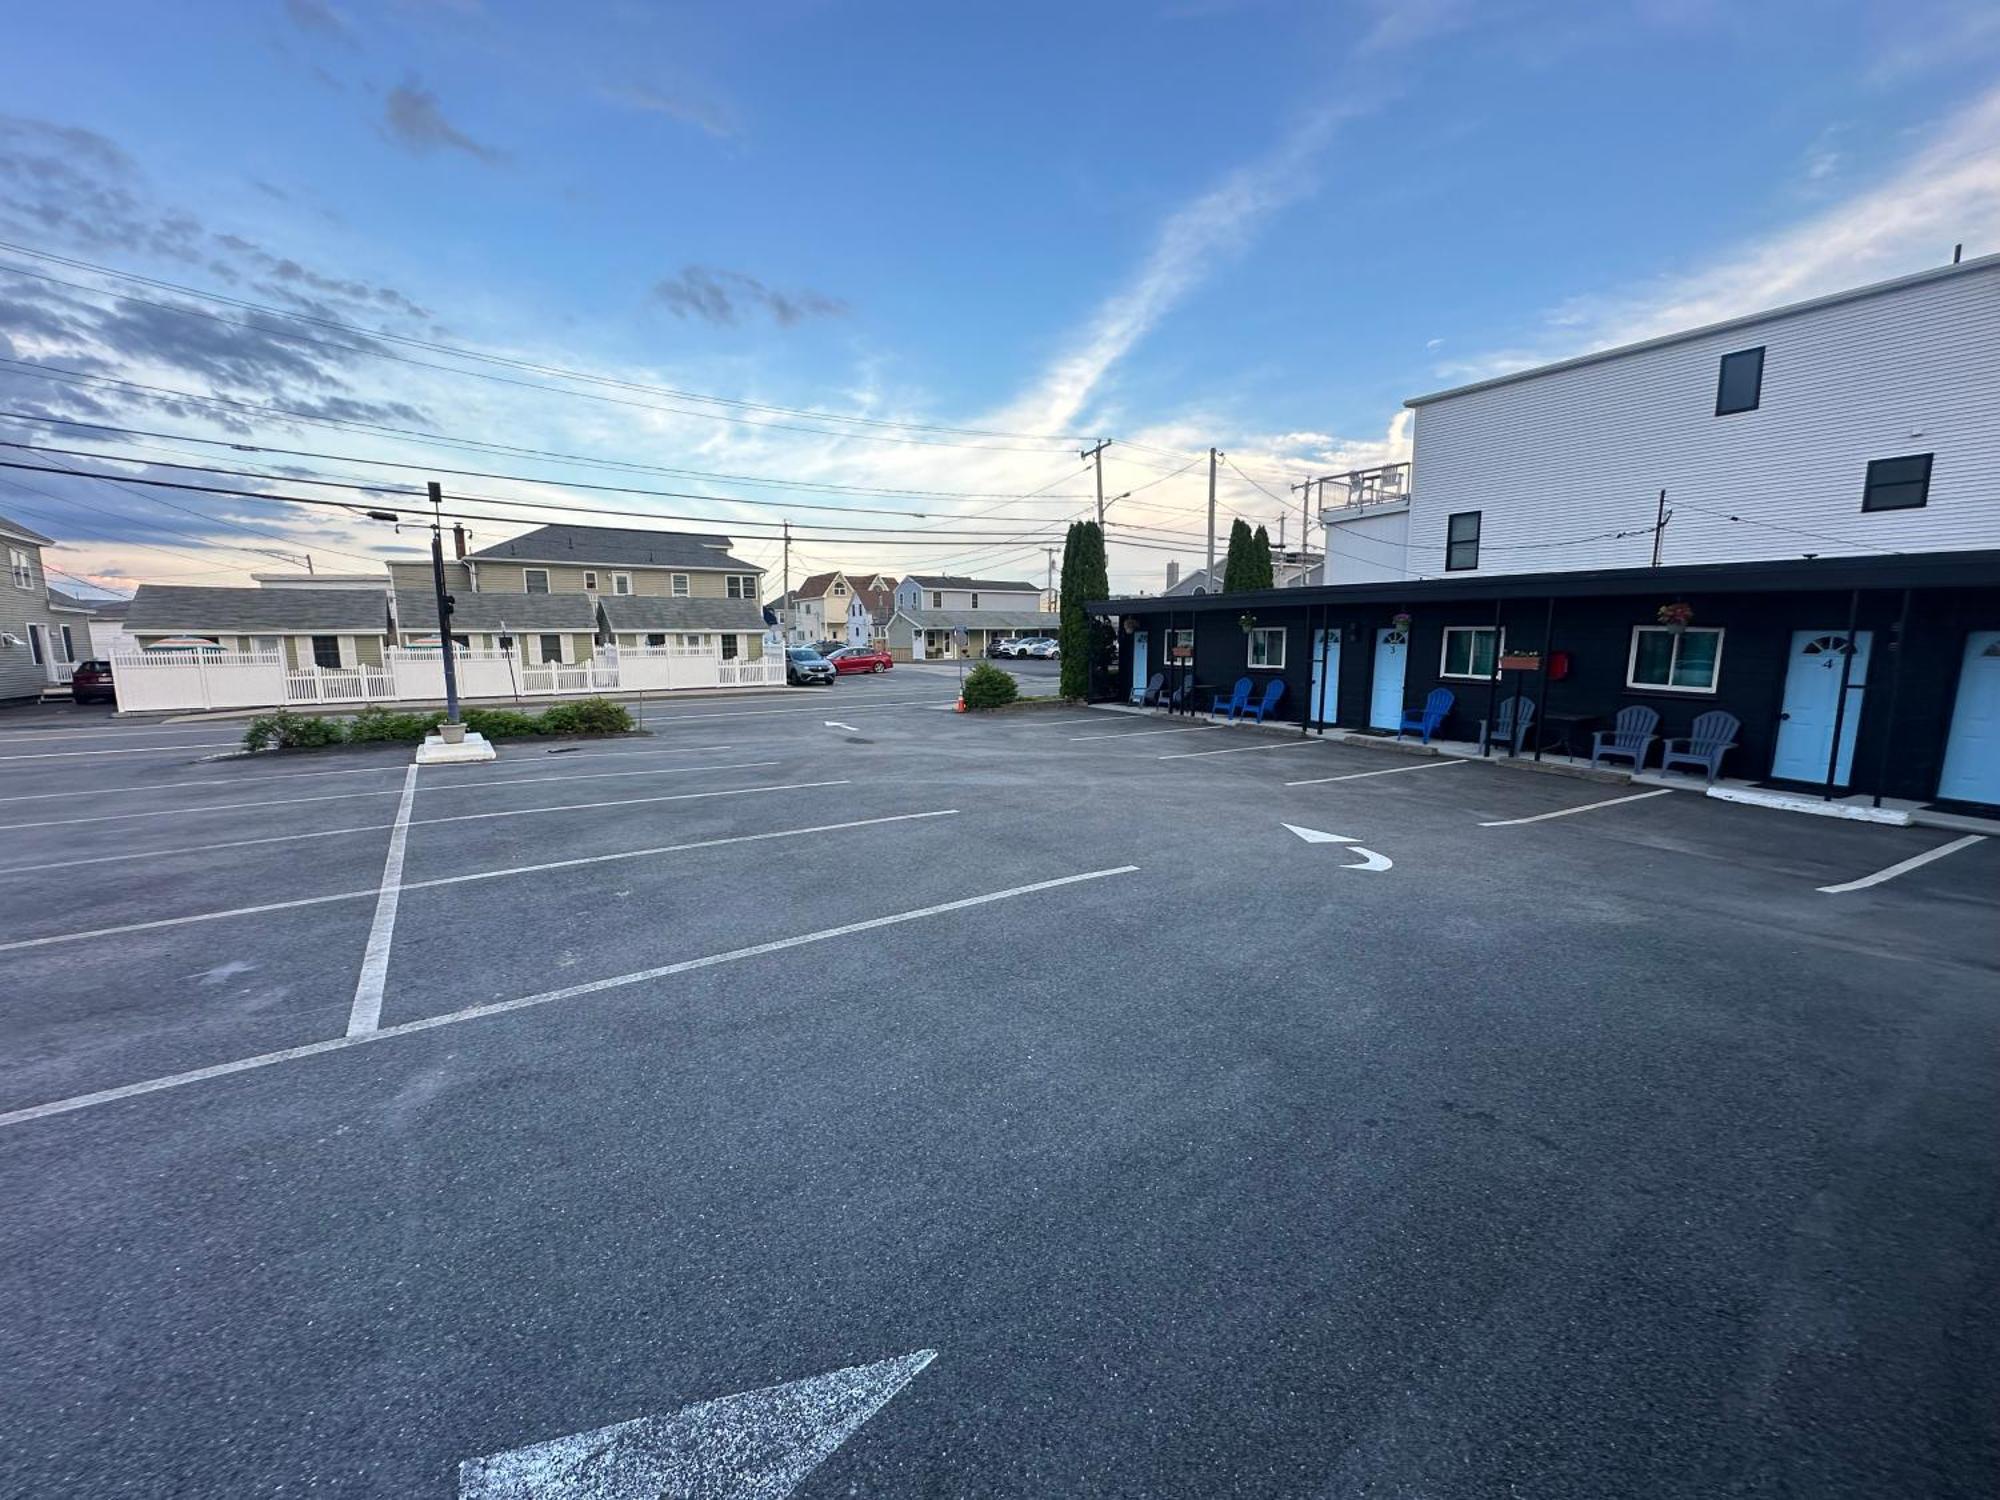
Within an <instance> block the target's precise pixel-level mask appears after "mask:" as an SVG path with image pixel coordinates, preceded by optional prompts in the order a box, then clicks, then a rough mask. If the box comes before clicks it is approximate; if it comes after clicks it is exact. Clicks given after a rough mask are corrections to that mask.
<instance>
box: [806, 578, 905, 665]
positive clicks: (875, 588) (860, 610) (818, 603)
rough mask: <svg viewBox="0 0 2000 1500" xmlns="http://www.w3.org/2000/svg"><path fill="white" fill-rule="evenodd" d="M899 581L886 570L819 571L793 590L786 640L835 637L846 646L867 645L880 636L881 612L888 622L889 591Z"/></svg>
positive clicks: (815, 639) (828, 638) (811, 642)
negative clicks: (878, 617)
mask: <svg viewBox="0 0 2000 1500" xmlns="http://www.w3.org/2000/svg"><path fill="white" fill-rule="evenodd" d="M895 586H896V585H895V582H894V580H893V579H892V578H891V577H890V575H888V574H886V573H850V572H845V571H842V570H839V569H836V570H834V571H833V572H831V573H815V574H813V575H812V576H811V577H810V578H808V579H806V581H805V582H804V583H801V584H800V585H799V586H798V587H797V588H795V589H793V590H792V593H791V598H790V600H789V602H788V605H787V608H786V622H785V623H786V630H787V634H786V637H785V638H786V640H787V641H788V642H789V643H790V644H792V645H795V646H810V645H812V644H813V643H814V642H816V641H833V642H836V643H837V644H839V645H842V646H848V645H866V644H867V643H868V642H869V641H871V640H874V639H876V632H875V630H874V628H873V627H874V623H875V619H876V616H877V614H878V613H879V615H880V618H881V620H882V622H883V623H885V624H886V623H887V620H888V615H889V611H888V610H887V609H886V608H884V607H883V606H885V605H887V603H888V600H889V595H890V593H891V591H892V590H893V589H894V588H895Z"/></svg>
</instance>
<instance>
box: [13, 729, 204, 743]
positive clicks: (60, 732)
mask: <svg viewBox="0 0 2000 1500" xmlns="http://www.w3.org/2000/svg"><path fill="white" fill-rule="evenodd" d="M226 727H227V726H226V725H216V724H196V725H192V726H190V727H189V728H186V729H153V728H141V727H139V726H137V725H135V726H133V727H132V728H130V729H44V730H42V731H41V732H40V733H38V734H0V745H73V744H77V743H79V742H80V741H83V740H141V739H151V738H153V737H154V736H156V735H169V734H170V735H183V734H220V733H221V732H222V730H223V729H224V728H226Z"/></svg>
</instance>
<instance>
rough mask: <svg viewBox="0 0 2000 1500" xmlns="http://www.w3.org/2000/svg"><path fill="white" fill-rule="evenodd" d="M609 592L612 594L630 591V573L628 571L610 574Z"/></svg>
mask: <svg viewBox="0 0 2000 1500" xmlns="http://www.w3.org/2000/svg"><path fill="white" fill-rule="evenodd" d="M611 592H612V593H614V594H629V593H631V592H632V575H631V574H630V573H613V574H612V575H611Z"/></svg>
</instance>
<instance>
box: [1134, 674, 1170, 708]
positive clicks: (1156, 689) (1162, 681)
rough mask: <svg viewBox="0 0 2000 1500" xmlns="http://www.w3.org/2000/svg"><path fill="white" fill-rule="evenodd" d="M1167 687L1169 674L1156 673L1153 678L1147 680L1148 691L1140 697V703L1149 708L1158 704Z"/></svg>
mask: <svg viewBox="0 0 2000 1500" xmlns="http://www.w3.org/2000/svg"><path fill="white" fill-rule="evenodd" d="M1166 685H1167V674H1166V673H1165V672H1155V673H1154V674H1153V675H1152V676H1151V677H1148V678H1147V679H1146V691H1145V692H1144V693H1143V694H1142V695H1141V696H1140V699H1139V701H1140V702H1141V703H1143V704H1146V705H1147V706H1148V707H1150V706H1152V705H1153V704H1156V703H1158V702H1159V701H1160V694H1161V691H1162V690H1163V689H1164V688H1165V687H1166Z"/></svg>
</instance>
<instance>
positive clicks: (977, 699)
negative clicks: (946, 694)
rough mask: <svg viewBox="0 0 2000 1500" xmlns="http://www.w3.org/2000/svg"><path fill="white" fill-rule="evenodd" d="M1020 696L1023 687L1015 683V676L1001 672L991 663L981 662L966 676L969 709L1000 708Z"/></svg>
mask: <svg viewBox="0 0 2000 1500" xmlns="http://www.w3.org/2000/svg"><path fill="white" fill-rule="evenodd" d="M1020 696H1021V687H1020V684H1019V683H1017V682H1015V681H1014V674H1013V673H1012V672H1003V671H1001V670H1000V669H999V668H998V667H996V666H994V665H993V663H992V662H990V661H983V662H981V663H980V664H979V665H978V666H976V667H974V668H973V669H972V670H971V671H970V672H967V673H966V674H965V706H966V707H967V708H998V707H1000V705H1001V704H1003V703H1012V702H1013V701H1014V700H1015V699H1016V698H1018V697H1020Z"/></svg>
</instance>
